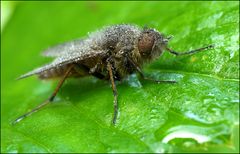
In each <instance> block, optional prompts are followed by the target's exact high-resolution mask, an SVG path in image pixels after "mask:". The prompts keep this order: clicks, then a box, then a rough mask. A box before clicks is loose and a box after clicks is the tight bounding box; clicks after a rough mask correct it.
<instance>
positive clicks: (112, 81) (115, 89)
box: [107, 62, 118, 124]
mask: <svg viewBox="0 0 240 154" xmlns="http://www.w3.org/2000/svg"><path fill="white" fill-rule="evenodd" d="M107 70H108V73H109V77H110V81H111V84H112V90H113V96H114V113H113V119H112V123H113V124H115V123H116V119H117V115H118V93H117V88H116V85H115V81H114V78H113V70H112V64H111V63H110V62H108V63H107Z"/></svg>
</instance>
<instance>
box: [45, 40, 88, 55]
mask: <svg viewBox="0 0 240 154" xmlns="http://www.w3.org/2000/svg"><path fill="white" fill-rule="evenodd" d="M83 43H84V41H83V39H79V40H74V41H71V42H67V43H63V44H60V45H57V46H54V47H50V48H48V49H47V50H45V51H43V53H42V55H43V56H46V57H58V56H61V55H64V54H65V53H69V52H74V51H76V50H78V49H79V48H81V46H82V45H83Z"/></svg>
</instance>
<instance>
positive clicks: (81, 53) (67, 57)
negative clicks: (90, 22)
mask: <svg viewBox="0 0 240 154" xmlns="http://www.w3.org/2000/svg"><path fill="white" fill-rule="evenodd" d="M105 52H106V51H104V50H94V49H92V48H82V49H81V50H76V51H75V50H69V52H65V53H63V54H62V55H60V56H58V57H56V59H55V60H54V61H53V62H52V63H50V64H47V65H44V66H42V67H39V68H36V69H34V70H33V71H30V72H28V73H26V74H24V75H21V76H20V77H19V78H17V79H22V78H26V77H29V76H32V75H34V74H40V73H42V72H44V71H47V70H51V69H54V68H56V67H61V66H63V65H66V64H70V63H75V62H80V61H81V60H84V59H86V58H91V57H95V56H101V55H102V54H103V53H105Z"/></svg>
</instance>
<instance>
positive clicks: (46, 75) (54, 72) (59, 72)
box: [38, 65, 72, 79]
mask: <svg viewBox="0 0 240 154" xmlns="http://www.w3.org/2000/svg"><path fill="white" fill-rule="evenodd" d="M68 67H69V65H64V66H60V67H55V68H52V69H50V70H46V71H44V72H41V73H40V74H39V76H38V77H39V78H40V79H51V78H59V77H61V76H63V75H64V73H65V72H66V71H67V68H68ZM71 74H72V73H71Z"/></svg>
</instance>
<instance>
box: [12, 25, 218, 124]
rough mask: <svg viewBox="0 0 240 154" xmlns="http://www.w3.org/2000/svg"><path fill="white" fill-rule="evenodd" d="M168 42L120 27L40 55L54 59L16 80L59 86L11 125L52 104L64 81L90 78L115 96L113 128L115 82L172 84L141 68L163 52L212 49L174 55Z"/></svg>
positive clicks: (146, 31)
mask: <svg viewBox="0 0 240 154" xmlns="http://www.w3.org/2000/svg"><path fill="white" fill-rule="evenodd" d="M170 39H171V36H169V37H165V36H164V35H163V34H161V33H160V32H158V31H157V30H155V29H152V28H147V27H144V28H141V27H139V26H137V25H130V24H121V25H113V26H108V27H105V28H103V29H102V30H99V31H97V32H95V33H91V34H89V36H88V37H86V38H84V39H79V40H75V41H72V42H68V43H64V44H61V45H58V46H55V47H52V48H49V49H47V50H46V51H45V52H43V55H44V56H47V57H53V58H55V59H54V60H53V61H52V62H51V63H49V64H47V65H45V66H42V67H39V68H37V69H35V70H33V71H31V72H29V73H26V74H24V75H22V76H20V77H19V79H22V78H26V77H29V76H32V75H38V77H39V78H40V79H56V78H59V79H60V80H59V83H58V84H57V87H56V89H55V90H54V92H53V93H52V95H51V96H50V97H49V98H48V99H47V100H46V101H44V102H43V103H42V104H40V105H39V106H37V107H35V108H34V109H32V110H31V111H30V112H27V113H25V114H24V115H22V116H20V117H19V118H17V119H16V120H15V121H14V122H13V123H14V124H15V123H17V122H19V121H21V120H22V119H24V118H25V117H28V116H29V115H31V114H32V113H34V112H37V111H38V110H39V109H41V108H42V107H44V106H46V105H48V104H49V103H51V102H52V101H53V100H54V98H55V96H56V94H57V93H58V91H59V89H60V87H61V86H62V84H63V83H64V81H65V80H66V79H67V78H69V77H83V76H90V75H91V76H94V77H96V78H99V79H102V80H108V81H110V83H111V87H112V91H113V96H114V101H113V102H114V103H113V110H114V112H113V118H112V123H113V124H115V123H116V119H117V114H118V92H117V88H116V84H115V82H116V81H121V80H122V79H124V78H125V77H126V76H127V75H129V74H132V73H134V72H138V73H139V74H140V76H141V77H142V78H143V79H146V80H151V81H154V82H157V83H162V82H166V83H175V81H168V80H164V81H159V80H154V79H151V78H148V77H145V75H144V73H143V72H142V70H141V68H142V66H143V64H144V63H146V62H151V61H152V60H154V59H156V58H157V57H159V56H161V54H162V53H163V51H165V50H166V51H168V52H170V53H171V54H174V55H176V56H180V55H189V54H194V53H197V52H200V51H203V50H207V49H211V48H213V45H208V46H206V47H202V48H199V49H195V50H191V51H186V52H176V51H174V50H172V49H171V48H169V47H168V42H169V40H170Z"/></svg>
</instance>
